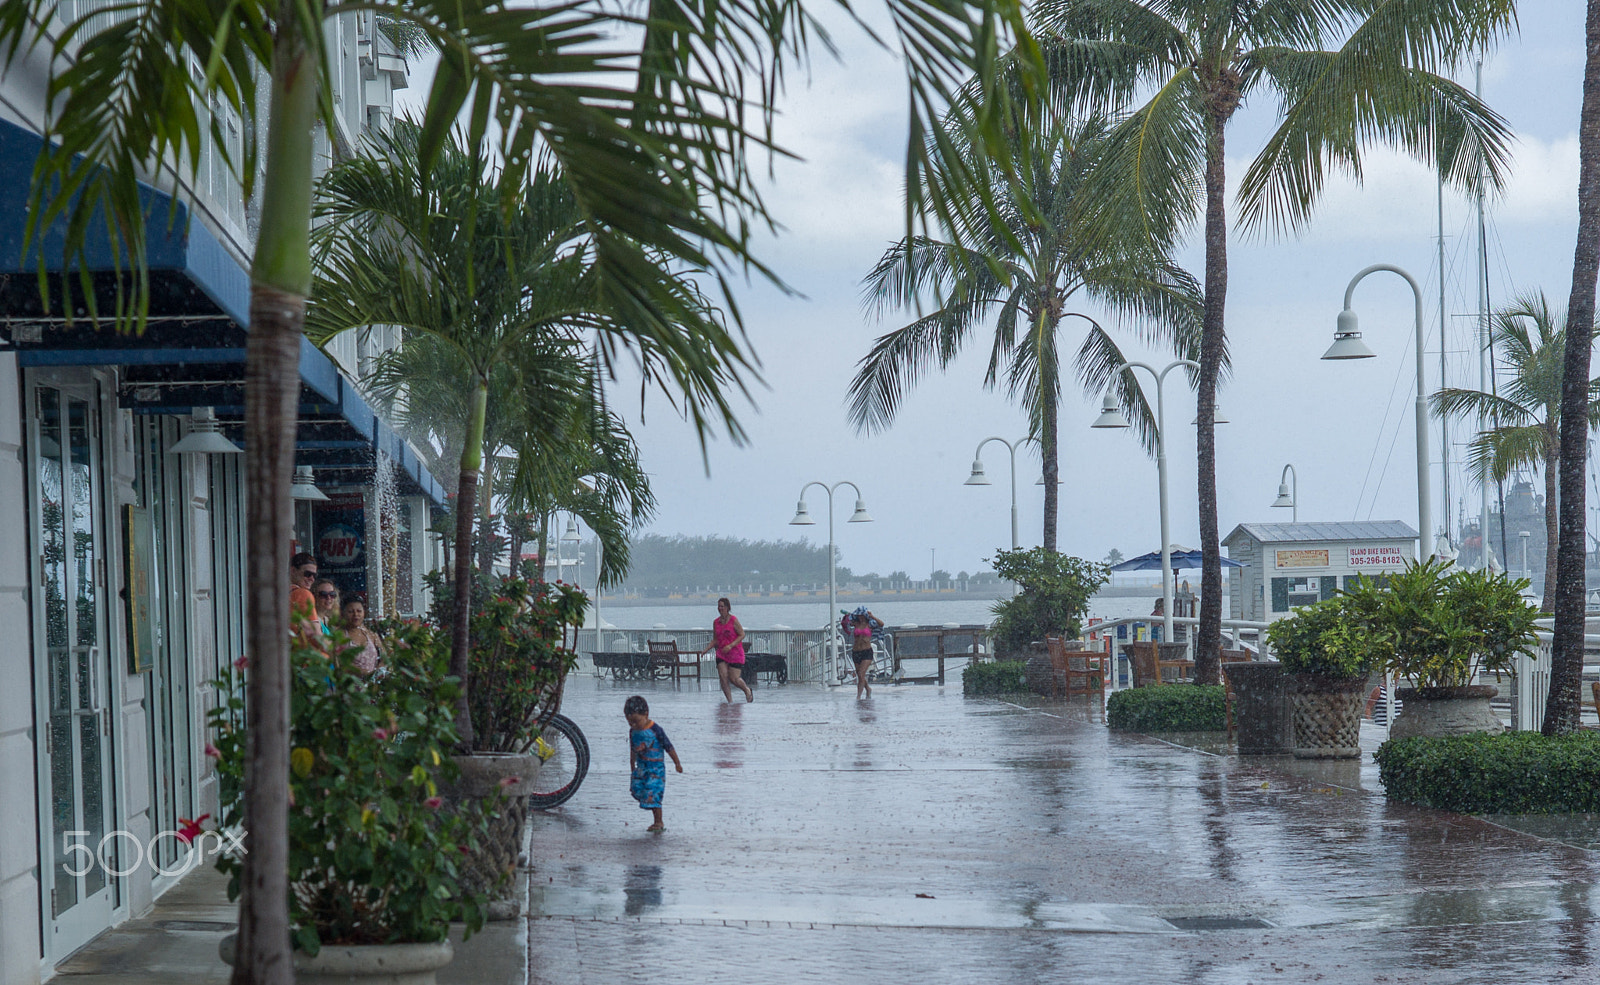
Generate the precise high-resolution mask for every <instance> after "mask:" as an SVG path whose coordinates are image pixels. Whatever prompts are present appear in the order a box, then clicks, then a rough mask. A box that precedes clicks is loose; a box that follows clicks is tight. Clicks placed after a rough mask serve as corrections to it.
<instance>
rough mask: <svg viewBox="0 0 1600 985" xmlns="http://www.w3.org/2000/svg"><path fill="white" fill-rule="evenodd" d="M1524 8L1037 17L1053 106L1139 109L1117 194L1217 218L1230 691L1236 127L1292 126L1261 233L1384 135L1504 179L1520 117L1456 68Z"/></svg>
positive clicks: (1209, 533) (1306, 209)
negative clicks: (1255, 112)
mask: <svg viewBox="0 0 1600 985" xmlns="http://www.w3.org/2000/svg"><path fill="white" fill-rule="evenodd" d="M1514 11H1515V3H1514V0H1421V2H1418V0H1318V2H1293V0H1284V2H1265V3H1264V2H1261V0H1194V2H1189V3H1181V4H1180V3H1169V2H1163V0H1045V2H1044V3H1042V4H1041V5H1040V6H1039V7H1038V8H1037V11H1036V20H1035V25H1036V29H1037V31H1038V32H1039V34H1040V38H1041V45H1042V47H1043V48H1044V50H1045V57H1046V61H1047V64H1048V65H1049V68H1050V72H1051V76H1052V85H1051V91H1052V98H1053V99H1054V100H1056V101H1059V102H1064V103H1067V104H1070V105H1075V106H1079V107H1082V108H1087V109H1090V110H1096V111H1101V112H1122V111H1127V110H1130V109H1131V112H1129V113H1128V115H1127V117H1126V118H1125V119H1123V120H1122V122H1121V123H1119V125H1118V126H1117V128H1116V130H1115V132H1114V133H1113V135H1112V138H1111V139H1112V142H1113V144H1114V145H1115V147H1116V150H1115V151H1114V152H1113V154H1112V161H1111V164H1110V166H1111V167H1113V168H1114V169H1116V170H1118V171H1120V172H1121V173H1122V175H1123V177H1124V179H1125V180H1123V181H1119V182H1115V183H1114V184H1113V185H1112V187H1115V188H1121V189H1124V191H1123V194H1126V195H1129V196H1131V197H1133V198H1134V199H1135V200H1136V201H1137V202H1138V204H1139V205H1140V207H1141V208H1143V209H1144V210H1145V211H1146V212H1147V213H1149V214H1150V215H1152V216H1158V217H1161V218H1162V219H1163V220H1164V222H1192V221H1194V220H1195V219H1197V218H1199V217H1200V216H1202V215H1203V216H1204V242H1205V257H1206V260H1205V264H1206V269H1205V315H1204V335H1203V341H1202V343H1201V346H1200V360H1199V361H1200V371H1199V379H1198V390H1199V394H1198V397H1199V399H1198V410H1199V421H1200V425H1199V438H1198V441H1197V442H1196V443H1197V445H1198V467H1199V493H1200V496H1199V509H1200V543H1201V550H1202V553H1203V559H1202V568H1201V576H1200V596H1201V610H1200V626H1199V632H1198V633H1197V634H1196V637H1197V639H1196V650H1195V679H1196V680H1197V681H1201V682H1205V683H1215V682H1216V680H1217V661H1218V659H1219V658H1218V654H1219V651H1220V648H1221V645H1222V609H1221V605H1222V553H1221V549H1220V546H1219V543H1218V529H1217V477H1216V426H1215V416H1216V397H1217V379H1218V375H1219V373H1220V372H1221V371H1222V368H1223V364H1224V355H1225V352H1226V348H1225V338H1226V335H1225V327H1224V312H1225V309H1226V304H1227V290H1228V255H1227V245H1228V203H1227V192H1226V189H1227V174H1226V169H1225V161H1226V156H1225V152H1226V140H1225V138H1226V135H1227V132H1228V125H1229V124H1230V123H1231V122H1232V121H1233V119H1234V114H1235V113H1236V112H1237V111H1238V109H1239V107H1240V106H1241V105H1243V104H1244V102H1245V101H1247V100H1249V99H1251V98H1261V97H1265V98H1267V99H1269V100H1271V101H1272V102H1273V104H1274V105H1275V107H1276V110H1277V126H1276V128H1275V129H1274V130H1272V131H1271V132H1270V134H1269V136H1268V137H1267V140H1266V143H1265V145H1264V146H1263V147H1262V148H1261V151H1260V152H1259V153H1258V154H1257V155H1256V158H1255V160H1254V161H1253V162H1252V163H1251V165H1250V167H1249V168H1248V169H1247V170H1246V172H1245V174H1244V177H1243V179H1242V181H1241V182H1240V185H1239V192H1238V195H1239V198H1238V203H1239V210H1240V218H1241V220H1242V224H1243V226H1244V228H1245V229H1246V230H1249V231H1256V232H1260V231H1266V230H1270V231H1278V232H1283V231H1291V232H1292V231H1298V230H1299V229H1301V228H1303V227H1304V226H1305V225H1306V224H1307V222H1308V221H1309V220H1310V217H1311V211H1312V209H1313V207H1314V206H1315V205H1316V202H1317V199H1318V197H1319V195H1320V193H1321V191H1322V188H1323V186H1324V183H1325V182H1326V180H1327V176H1328V172H1329V171H1330V170H1333V171H1340V172H1343V173H1345V174H1348V175H1351V176H1353V177H1356V178H1359V177H1360V176H1361V152H1362V148H1363V147H1364V145H1365V144H1366V143H1367V142H1369V141H1374V140H1375V141H1379V142H1383V143H1387V144H1390V145H1391V146H1394V147H1397V148H1399V149H1401V150H1404V151H1406V152H1408V153H1411V154H1413V155H1415V156H1417V157H1419V158H1423V159H1431V160H1435V161H1437V162H1438V166H1439V167H1440V169H1441V171H1442V173H1444V174H1445V175H1446V176H1447V177H1448V178H1449V179H1450V180H1451V181H1452V182H1453V183H1455V184H1458V185H1468V184H1471V183H1472V182H1473V181H1474V179H1475V177H1476V175H1477V173H1478V167H1479V161H1480V159H1481V160H1482V161H1483V162H1484V163H1485V164H1486V165H1487V169H1486V170H1487V172H1488V176H1489V178H1490V180H1491V181H1493V182H1495V183H1496V184H1498V183H1499V181H1500V178H1501V175H1502V173H1503V172H1504V169H1505V167H1506V159H1507V150H1506V147H1507V143H1508V140H1509V134H1508V131H1507V129H1506V126H1505V124H1504V122H1503V121H1501V119H1500V118H1499V117H1498V116H1496V115H1495V114H1494V113H1492V112H1490V111H1489V110H1488V109H1487V108H1485V107H1484V106H1483V105H1482V104H1481V103H1479V102H1478V101H1477V100H1476V99H1475V98H1473V96H1472V94H1471V93H1470V92H1468V91H1466V90H1465V89H1463V88H1462V87H1461V86H1459V85H1457V84H1455V83H1454V82H1452V81H1450V80H1449V79H1448V78H1445V77H1444V76H1443V75H1441V74H1439V73H1440V72H1442V71H1447V70H1448V69H1450V68H1451V67H1453V66H1454V65H1455V64H1456V62H1457V60H1458V59H1459V58H1460V57H1461V56H1462V55H1463V54H1464V53H1466V52H1469V51H1471V50H1474V49H1476V48H1479V47H1481V46H1485V45H1487V44H1489V43H1490V42H1492V41H1493V40H1495V39H1496V38H1497V37H1498V36H1499V34H1500V33H1501V32H1503V31H1505V30H1507V29H1508V28H1509V27H1510V26H1511V24H1512V21H1513V18H1514V16H1515V14H1514ZM1340 37H1343V38H1344V39H1345V40H1344V43H1343V44H1342V45H1341V46H1339V47H1338V48H1336V49H1334V48H1330V45H1331V43H1332V42H1334V41H1335V40H1336V39H1338V38H1340ZM1138 100H1143V102H1142V103H1140V102H1137V101H1138Z"/></svg>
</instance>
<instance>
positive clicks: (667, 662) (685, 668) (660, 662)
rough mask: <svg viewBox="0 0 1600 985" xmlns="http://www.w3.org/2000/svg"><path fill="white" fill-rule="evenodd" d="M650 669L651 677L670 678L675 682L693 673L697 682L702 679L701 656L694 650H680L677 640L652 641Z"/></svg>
mask: <svg viewBox="0 0 1600 985" xmlns="http://www.w3.org/2000/svg"><path fill="white" fill-rule="evenodd" d="M650 667H651V670H652V673H651V675H650V676H651V677H662V676H670V677H671V678H672V679H673V680H675V681H678V680H682V679H683V678H685V677H688V676H689V675H690V674H691V673H692V674H693V675H694V679H695V680H697V681H698V680H699V679H700V654H699V653H698V652H696V651H694V650H689V651H687V652H685V651H683V650H679V649H678V641H677V640H675V639H674V640H651V641H650Z"/></svg>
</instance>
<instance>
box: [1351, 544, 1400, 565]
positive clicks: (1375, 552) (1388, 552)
mask: <svg viewBox="0 0 1600 985" xmlns="http://www.w3.org/2000/svg"><path fill="white" fill-rule="evenodd" d="M1409 560H1411V553H1410V552H1409V551H1407V550H1406V549H1405V548H1403V547H1352V548H1350V567H1352V568H1403V567H1405V566H1406V562H1407V561H1409Z"/></svg>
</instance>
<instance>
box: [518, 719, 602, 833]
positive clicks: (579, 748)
mask: <svg viewBox="0 0 1600 985" xmlns="http://www.w3.org/2000/svg"><path fill="white" fill-rule="evenodd" d="M539 737H540V738H541V739H543V740H544V744H545V747H546V748H548V749H549V750H550V754H549V756H548V757H547V758H546V759H545V761H544V765H543V766H541V767H540V768H539V775H538V777H537V780H536V782H535V784H534V786H535V788H536V789H535V791H534V792H533V793H531V794H529V795H528V806H529V807H532V808H534V809H535V810H543V809H545V808H547V807H555V806H557V805H559V804H564V803H566V802H567V801H568V800H570V799H571V798H572V795H573V794H575V793H577V792H578V787H579V785H580V784H582V783H583V778H584V776H585V775H587V774H588V772H589V740H588V739H585V738H584V737H583V732H582V730H581V729H579V728H578V725H577V723H576V722H574V721H573V720H572V719H570V718H568V717H567V716H565V715H552V716H550V721H549V722H547V723H546V724H545V727H544V731H543V732H541V733H540V734H539ZM534 748H535V749H539V748H540V747H539V744H538V743H534Z"/></svg>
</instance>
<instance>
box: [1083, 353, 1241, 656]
mask: <svg viewBox="0 0 1600 985" xmlns="http://www.w3.org/2000/svg"><path fill="white" fill-rule="evenodd" d="M1179 366H1188V367H1190V368H1192V369H1199V368H1200V364H1199V363H1197V362H1195V361H1194V360H1192V359H1175V360H1173V361H1172V362H1170V363H1168V364H1167V365H1166V366H1165V367H1163V368H1162V369H1161V370H1160V371H1159V372H1158V371H1157V370H1156V368H1155V367H1154V366H1151V365H1149V364H1147V363H1139V362H1129V363H1123V364H1122V365H1121V366H1118V367H1117V368H1116V369H1115V370H1114V371H1113V375H1116V374H1120V373H1121V372H1122V371H1123V370H1129V369H1134V368H1136V367H1137V368H1138V369H1142V370H1144V371H1146V372H1148V373H1149V374H1150V375H1151V376H1153V377H1155V381H1156V482H1157V485H1158V487H1159V492H1160V494H1161V621H1162V628H1163V632H1164V636H1163V640H1164V642H1167V643H1171V642H1173V639H1172V539H1171V538H1170V537H1169V536H1168V534H1167V410H1166V400H1165V397H1164V395H1163V392H1162V390H1163V386H1164V384H1165V383H1166V381H1167V374H1168V373H1170V372H1172V371H1173V370H1175V369H1177V368H1178V367H1179ZM1218 423H1226V422H1223V421H1219V422H1218ZM1089 426H1090V427H1095V428H1125V427H1128V426H1129V424H1128V419H1127V418H1126V417H1123V416H1122V411H1121V410H1119V409H1118V408H1117V398H1115V397H1113V396H1111V395H1110V394H1106V397H1105V400H1103V401H1101V403H1100V416H1099V417H1097V418H1095V422H1094V423H1093V424H1091V425H1089Z"/></svg>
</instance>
